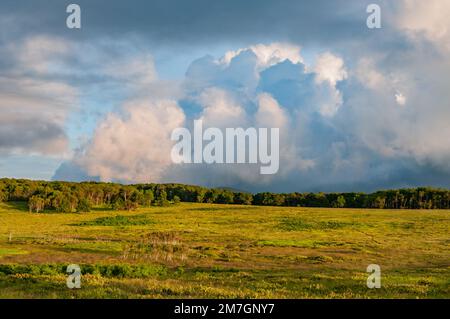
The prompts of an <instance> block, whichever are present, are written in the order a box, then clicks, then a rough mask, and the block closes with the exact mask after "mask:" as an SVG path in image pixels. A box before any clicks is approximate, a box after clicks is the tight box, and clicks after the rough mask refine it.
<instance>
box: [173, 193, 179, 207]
mask: <svg viewBox="0 0 450 319" xmlns="http://www.w3.org/2000/svg"><path fill="white" fill-rule="evenodd" d="M180 202H181V200H180V197H178V196H176V195H175V196H174V197H173V203H174V204H175V205H178V204H179V203H180Z"/></svg>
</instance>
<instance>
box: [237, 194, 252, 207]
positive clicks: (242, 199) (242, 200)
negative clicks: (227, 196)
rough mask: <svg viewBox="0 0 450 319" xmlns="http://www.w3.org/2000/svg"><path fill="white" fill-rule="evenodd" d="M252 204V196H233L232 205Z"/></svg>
mask: <svg viewBox="0 0 450 319" xmlns="http://www.w3.org/2000/svg"><path fill="white" fill-rule="evenodd" d="M252 202H253V195H252V194H249V193H237V194H235V196H234V203H235V204H241V205H251V204H252Z"/></svg>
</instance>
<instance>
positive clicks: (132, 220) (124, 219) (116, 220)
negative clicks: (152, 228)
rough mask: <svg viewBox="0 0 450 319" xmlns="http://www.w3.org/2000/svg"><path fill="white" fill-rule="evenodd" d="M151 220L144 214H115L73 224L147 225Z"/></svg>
mask: <svg viewBox="0 0 450 319" xmlns="http://www.w3.org/2000/svg"><path fill="white" fill-rule="evenodd" d="M151 223H152V221H151V220H150V219H148V217H147V216H146V215H133V216H124V215H117V216H112V217H100V218H97V219H94V220H91V221H85V222H82V223H79V224H75V225H74V226H137V225H149V224H151Z"/></svg>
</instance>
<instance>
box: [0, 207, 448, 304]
mask: <svg viewBox="0 0 450 319" xmlns="http://www.w3.org/2000/svg"><path fill="white" fill-rule="evenodd" d="M449 216H450V211H438V210H433V211H425V210H423V211H418V210H417V211H416V210H414V211H413V210H364V209H320V208H289V207H257V206H232V205H210V204H186V203H183V204H180V205H177V206H170V207H152V208H145V209H139V210H138V211H134V212H127V211H120V212H117V211H109V210H106V209H104V208H103V209H94V210H93V211H92V212H91V213H83V214H34V213H31V214H30V213H28V211H27V210H26V205H23V204H22V203H3V204H1V203H0V298H449V297H450V289H449V287H450V261H449V260H450V259H449V256H450V239H449V235H448V234H449V233H450V219H449ZM70 264H78V265H80V267H81V270H82V273H83V275H82V287H81V289H76V290H71V289H68V288H67V287H66V278H67V274H66V273H65V270H66V267H67V266H68V265H70ZM369 264H379V265H380V266H381V269H382V281H381V282H382V288H381V289H368V288H367V286H366V280H367V276H368V274H367V273H366V268H367V266H368V265H369Z"/></svg>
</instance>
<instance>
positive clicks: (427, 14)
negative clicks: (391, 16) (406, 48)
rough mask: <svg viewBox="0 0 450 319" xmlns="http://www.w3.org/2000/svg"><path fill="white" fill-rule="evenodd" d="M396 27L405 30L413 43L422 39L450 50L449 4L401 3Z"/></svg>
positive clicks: (435, 1) (414, 0) (416, 0)
mask: <svg viewBox="0 0 450 319" xmlns="http://www.w3.org/2000/svg"><path fill="white" fill-rule="evenodd" d="M401 4H402V5H401V7H400V15H399V19H398V23H397V25H398V27H399V28H401V29H403V30H405V31H406V32H407V33H408V35H409V36H410V37H412V38H413V39H414V40H415V41H418V42H420V40H421V38H422V37H425V38H426V39H428V40H429V41H431V42H433V43H435V44H436V45H437V46H439V47H442V48H444V49H446V50H450V23H449V21H448V16H449V14H450V3H449V2H446V1H440V0H430V1H426V2H424V1H420V0H403V1H402V2H401Z"/></svg>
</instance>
